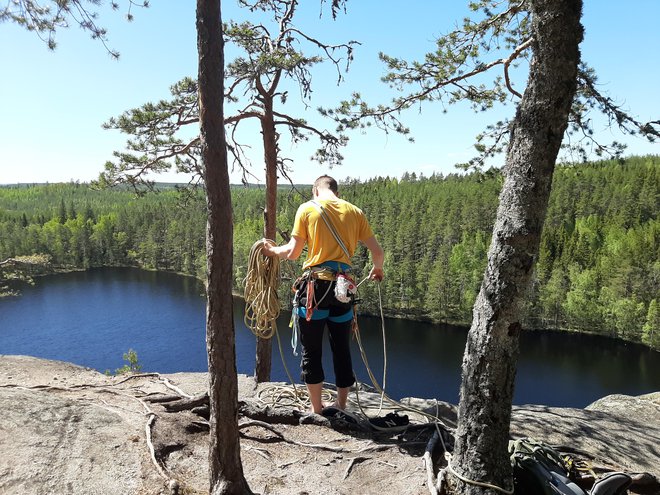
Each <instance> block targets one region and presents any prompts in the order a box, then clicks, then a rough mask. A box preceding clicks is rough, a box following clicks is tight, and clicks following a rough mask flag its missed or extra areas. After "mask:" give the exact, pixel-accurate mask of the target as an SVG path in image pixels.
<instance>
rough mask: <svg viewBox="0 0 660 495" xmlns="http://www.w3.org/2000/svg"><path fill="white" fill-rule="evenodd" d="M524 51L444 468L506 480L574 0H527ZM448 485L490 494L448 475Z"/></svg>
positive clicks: (577, 29) (564, 113)
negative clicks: (526, 309) (525, 311)
mask: <svg viewBox="0 0 660 495" xmlns="http://www.w3.org/2000/svg"><path fill="white" fill-rule="evenodd" d="M528 5H529V6H530V8H531V13H532V34H533V36H534V42H533V60H532V62H531V64H530V65H531V66H530V74H529V79H528V84H527V88H526V90H525V93H524V95H523V97H522V100H521V102H520V105H519V107H518V110H517V113H516V117H515V120H514V122H513V127H512V131H511V137H510V143H509V148H508V150H507V157H506V165H505V169H504V174H505V181H504V185H503V188H502V192H501V194H500V204H499V207H498V211H497V218H496V221H495V227H494V230H493V238H492V242H491V246H490V249H489V252H488V265H487V268H486V272H485V274H484V280H483V282H482V285H481V291H480V293H479V296H478V298H477V301H476V302H475V305H474V309H473V321H472V327H471V328H470V331H469V334H468V341H467V346H466V349H465V355H464V357H463V377H462V384H461V397H460V404H459V411H458V415H459V422H458V428H457V432H456V449H455V452H454V456H453V458H452V461H451V465H452V467H453V469H454V470H455V471H456V472H458V473H459V474H461V475H462V476H464V477H465V478H468V479H470V480H476V481H481V482H488V483H491V484H494V485H497V486H500V487H502V488H505V489H510V488H511V487H512V475H511V466H510V463H509V458H508V455H507V442H508V439H509V424H510V419H511V405H512V398H513V386H514V379H515V375H516V364H517V359H518V344H519V342H518V341H519V335H520V331H521V324H520V318H521V316H522V315H521V307H522V303H523V302H524V299H525V297H526V292H527V290H528V289H529V286H530V280H531V275H532V269H533V266H534V262H535V259H536V257H537V255H538V252H539V244H540V239H541V231H542V226H543V222H544V219H545V213H546V209H547V205H548V198H549V195H550V186H551V182H552V174H553V171H554V166H555V161H556V158H557V153H558V152H559V147H560V144H561V141H562V138H563V135H564V131H565V130H566V126H567V121H568V113H569V110H570V107H571V102H572V100H573V97H574V94H575V89H576V75H577V66H578V62H579V49H578V45H579V43H580V42H581V41H582V26H581V24H580V17H581V11H582V1H581V0H530V1H529V2H528ZM450 482H451V487H452V488H451V492H452V493H460V494H469V495H476V494H480V495H481V494H496V493H498V492H497V491H495V490H493V489H489V488H483V487H479V486H475V485H470V484H467V483H465V482H463V481H460V480H458V479H457V478H456V477H454V476H450Z"/></svg>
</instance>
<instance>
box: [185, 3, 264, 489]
mask: <svg viewBox="0 0 660 495" xmlns="http://www.w3.org/2000/svg"><path fill="white" fill-rule="evenodd" d="M223 48H224V47H223V39H222V23H221V17H220V0H197V50H198V54H199V71H198V78H199V123H200V145H201V155H202V161H203V164H204V171H205V172H204V173H205V176H204V179H205V184H206V200H207V214H208V218H207V223H206V253H207V257H208V261H207V281H206V347H207V351H208V364H209V383H210V387H209V397H210V405H211V415H210V421H209V423H210V429H211V432H210V447H209V469H210V493H211V494H213V495H219V494H245V493H251V491H250V489H249V487H248V485H247V482H246V481H245V477H244V475H243V467H242V465H241V456H240V442H239V433H238V378H237V376H236V350H235V335H234V320H233V311H232V293H231V284H232V262H233V245H232V244H233V228H232V207H231V194H230V190H229V172H228V170H227V147H226V142H225V133H224V113H223V99H224V96H223V95H224V81H223V78H224V53H223Z"/></svg>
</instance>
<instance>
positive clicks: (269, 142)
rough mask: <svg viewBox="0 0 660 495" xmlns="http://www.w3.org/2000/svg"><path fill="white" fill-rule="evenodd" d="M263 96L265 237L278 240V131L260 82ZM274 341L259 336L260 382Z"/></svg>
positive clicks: (267, 372)
mask: <svg viewBox="0 0 660 495" xmlns="http://www.w3.org/2000/svg"><path fill="white" fill-rule="evenodd" d="M258 87H259V88H260V91H259V92H260V94H261V97H262V98H263V104H264V115H263V116H262V117H261V134H262V137H263V143H264V161H265V163H266V208H265V210H264V237H265V238H266V239H272V240H274V241H276V239H275V236H276V235H277V232H276V223H277V216H276V213H277V132H276V131H275V122H274V118H273V97H272V96H270V95H269V94H266V92H265V91H262V90H263V87H262V86H261V85H260V84H259V85H258ZM272 356H273V341H272V339H262V338H259V337H257V356H256V362H255V371H254V375H255V378H256V380H257V382H258V383H263V382H267V381H270V370H271V366H272Z"/></svg>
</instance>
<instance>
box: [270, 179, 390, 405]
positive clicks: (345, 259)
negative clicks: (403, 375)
mask: <svg viewBox="0 0 660 495" xmlns="http://www.w3.org/2000/svg"><path fill="white" fill-rule="evenodd" d="M312 196H313V199H312V200H311V201H308V202H306V203H303V204H302V205H300V207H299V208H298V211H297V213H296V219H295V221H294V225H293V230H292V232H291V240H290V241H289V242H288V243H287V244H284V245H282V246H275V245H274V244H273V243H272V242H266V243H264V246H263V249H262V252H263V254H265V255H266V256H278V257H280V258H285V259H289V260H295V259H298V257H299V256H300V254H301V253H302V250H303V247H304V246H305V244H307V259H306V260H305V262H304V264H303V269H304V270H305V273H306V274H307V275H306V279H304V281H305V283H307V284H308V285H309V283H312V284H313V286H312V288H311V289H312V290H310V289H309V288H307V287H300V288H299V293H302V301H301V302H303V303H304V304H301V305H300V306H299V307H297V308H294V311H297V316H299V317H300V320H299V321H300V337H301V342H302V349H303V355H302V361H301V368H302V378H303V380H304V382H305V384H306V385H307V391H308V393H309V399H310V402H311V403H312V411H313V412H315V413H317V414H320V413H321V411H322V409H323V403H322V401H321V392H322V389H323V380H324V378H325V375H324V373H323V366H322V364H321V349H322V343H323V333H324V329H325V327H326V326H327V327H328V332H329V337H330V347H331V349H332V362H333V366H334V371H335V383H336V385H337V401H336V403H335V404H334V406H335V407H337V408H339V409H342V410H343V409H345V408H346V400H347V398H348V391H349V388H350V387H351V385H353V384H354V383H355V378H354V376H353V364H352V361H351V351H350V337H351V322H352V320H353V304H352V302H343V301H342V300H341V299H343V300H344V301H345V300H346V299H345V298H343V297H342V296H339V297H340V299H337V296H336V295H335V291H334V287H335V286H336V285H337V282H336V279H337V274H344V273H345V274H348V275H350V272H351V259H350V258H351V256H352V255H353V253H354V252H355V249H356V247H357V244H358V242H362V244H364V245H365V246H366V247H367V249H368V250H369V251H370V252H371V258H372V261H373V264H374V266H373V268H372V269H371V271H370V272H369V278H371V279H372V280H377V281H380V280H382V279H383V261H384V257H385V256H384V253H383V249H382V248H381V247H380V244H379V243H378V241H377V240H376V237H375V236H374V234H373V231H372V230H371V227H370V226H369V222H368V221H367V218H366V216H365V215H364V213H363V212H362V210H360V209H359V208H358V207H356V206H355V205H353V204H351V203H349V202H348V201H344V200H343V199H340V198H339V195H338V187H337V181H336V180H335V179H333V178H332V177H330V176H328V175H323V176H321V177H319V178H318V179H316V181H315V182H314V186H313V188H312Z"/></svg>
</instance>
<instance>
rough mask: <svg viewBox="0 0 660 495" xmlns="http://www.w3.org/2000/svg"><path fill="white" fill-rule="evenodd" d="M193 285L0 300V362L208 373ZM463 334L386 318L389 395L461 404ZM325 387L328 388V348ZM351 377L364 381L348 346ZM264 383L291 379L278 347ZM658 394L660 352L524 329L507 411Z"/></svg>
mask: <svg viewBox="0 0 660 495" xmlns="http://www.w3.org/2000/svg"><path fill="white" fill-rule="evenodd" d="M202 291H203V288H202V286H201V285H200V284H199V282H198V281H197V280H195V279H193V278H189V277H183V276H179V275H175V274H170V273H157V272H148V271H143V270H139V269H132V268H103V269H95V270H90V271H87V272H75V273H66V274H60V275H53V276H48V277H43V278H40V279H37V283H36V285H34V286H26V287H23V288H22V295H21V296H20V297H11V298H2V299H0V354H26V355H31V356H38V357H44V358H48V359H57V360H62V361H70V362H73V363H76V364H79V365H82V366H88V367H90V368H95V369H97V370H99V371H105V370H111V371H114V370H115V369H116V368H119V367H120V366H122V365H123V364H124V363H123V361H122V354H123V353H125V352H126V351H127V350H128V349H129V348H131V349H134V350H135V351H136V352H137V354H138V358H139V361H140V363H141V364H142V366H143V370H144V371H159V372H163V373H173V372H178V371H206V366H207V361H206V347H205V345H206V344H205V328H204V325H205V322H204V318H205V299H204V297H203V295H202ZM234 320H235V326H236V356H237V368H238V371H239V372H240V373H246V374H252V373H253V370H254V354H255V337H254V336H253V335H252V333H251V332H250V331H249V330H248V329H247V328H246V327H245V325H244V324H243V306H242V303H241V300H240V299H235V300H234ZM288 321H289V314H287V313H283V314H282V316H281V318H280V321H279V322H278V328H279V332H280V335H281V340H282V345H283V354H284V356H285V360H286V366H287V367H288V369H289V371H290V372H291V374H292V376H293V377H294V379H296V380H298V377H299V369H298V362H299V358H298V357H296V356H294V355H293V353H292V351H291V346H290V344H289V340H290V330H289V327H288ZM360 329H361V333H360V334H361V336H362V341H363V344H364V346H365V350H366V354H367V357H368V360H369V365H370V367H371V369H372V370H373V372H374V374H375V375H376V376H377V377H378V378H379V379H380V378H381V376H382V367H383V338H382V330H381V321H380V319H377V318H367V317H361V318H360ZM466 332H467V329H465V328H459V327H452V326H445V325H432V324H427V323H418V322H411V321H406V320H396V319H387V320H386V321H385V335H386V344H387V366H388V370H387V392H388V394H389V395H390V396H392V397H393V398H397V399H398V398H401V397H409V396H414V397H425V398H431V397H433V398H437V399H440V400H444V401H448V402H452V403H457V402H458V391H459V384H460V367H461V360H462V355H463V349H464V346H465V339H466ZM324 358H327V359H326V361H325V370H326V380H327V381H330V382H332V380H333V375H332V367H331V365H330V359H329V358H330V351H329V348H328V349H327V350H326V352H325V356H324ZM353 361H354V367H355V372H356V374H357V376H358V379H359V380H360V381H362V382H365V383H367V384H370V383H369V379H368V375H367V373H366V370H365V367H364V365H363V364H362V361H361V359H360V355H359V352H358V349H357V346H355V349H354V352H353ZM272 379H273V380H276V381H287V377H286V373H285V370H284V366H283V363H282V360H281V358H280V353H279V350H278V346H277V342H276V341H274V343H273V371H272ZM658 390H660V353H658V352H655V351H651V350H649V349H647V348H645V347H643V346H641V345H636V344H630V343H625V342H619V341H615V340H611V339H607V338H604V337H597V336H588V335H578V334H565V333H558V332H526V333H524V334H523V337H522V339H521V353H520V359H519V363H518V375H517V379H516V391H515V396H514V403H515V404H527V403H535V404H545V405H550V406H565V407H584V406H586V405H587V404H589V403H591V402H593V401H594V400H596V399H598V398H600V397H603V396H605V395H608V394H614V393H617V394H628V395H639V394H643V393H648V392H653V391H658Z"/></svg>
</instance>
